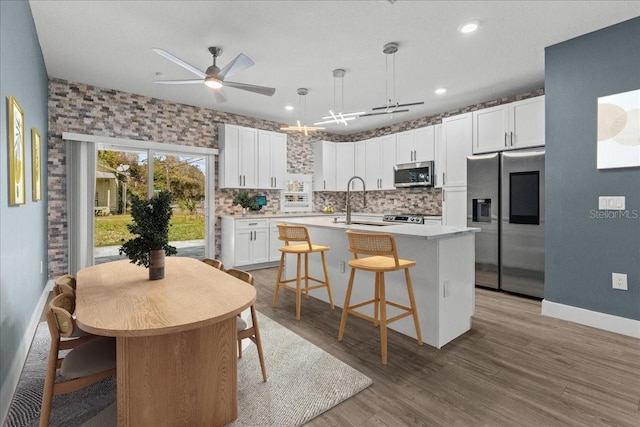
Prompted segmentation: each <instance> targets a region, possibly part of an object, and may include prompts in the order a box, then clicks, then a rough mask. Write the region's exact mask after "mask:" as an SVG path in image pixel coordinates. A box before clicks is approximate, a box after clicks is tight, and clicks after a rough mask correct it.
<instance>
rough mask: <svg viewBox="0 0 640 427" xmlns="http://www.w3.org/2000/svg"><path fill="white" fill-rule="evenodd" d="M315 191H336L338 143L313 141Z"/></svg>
mask: <svg viewBox="0 0 640 427" xmlns="http://www.w3.org/2000/svg"><path fill="white" fill-rule="evenodd" d="M313 191H336V144H334V143H333V142H329V141H315V142H314V143H313Z"/></svg>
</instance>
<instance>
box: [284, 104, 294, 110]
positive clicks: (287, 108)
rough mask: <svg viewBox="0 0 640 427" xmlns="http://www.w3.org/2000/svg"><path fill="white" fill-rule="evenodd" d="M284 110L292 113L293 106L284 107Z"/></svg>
mask: <svg viewBox="0 0 640 427" xmlns="http://www.w3.org/2000/svg"><path fill="white" fill-rule="evenodd" d="M284 109H285V110H287V111H293V105H287V106H285V107H284Z"/></svg>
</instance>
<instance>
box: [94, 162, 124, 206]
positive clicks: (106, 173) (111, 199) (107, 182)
mask: <svg viewBox="0 0 640 427" xmlns="http://www.w3.org/2000/svg"><path fill="white" fill-rule="evenodd" d="M117 173H118V171H116V170H115V169H113V168H111V167H109V166H106V165H101V164H98V166H97V168H96V197H95V202H94V213H95V214H96V215H111V214H112V213H117V212H118V184H119V181H118V176H117Z"/></svg>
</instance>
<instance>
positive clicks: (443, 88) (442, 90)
mask: <svg viewBox="0 0 640 427" xmlns="http://www.w3.org/2000/svg"><path fill="white" fill-rule="evenodd" d="M446 91H447V88H445V87H439V88H438V89H436V90H435V92H436V93H437V94H438V95H442V94H443V93H445V92H446Z"/></svg>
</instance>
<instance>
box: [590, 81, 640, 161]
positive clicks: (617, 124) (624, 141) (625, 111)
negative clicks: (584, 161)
mask: <svg viewBox="0 0 640 427" xmlns="http://www.w3.org/2000/svg"><path fill="white" fill-rule="evenodd" d="M597 163H598V169H610V168H628V167H635V166H640V89H638V90H632V91H629V92H622V93H616V94H614V95H609V96H603V97H600V98H598V161H597Z"/></svg>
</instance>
